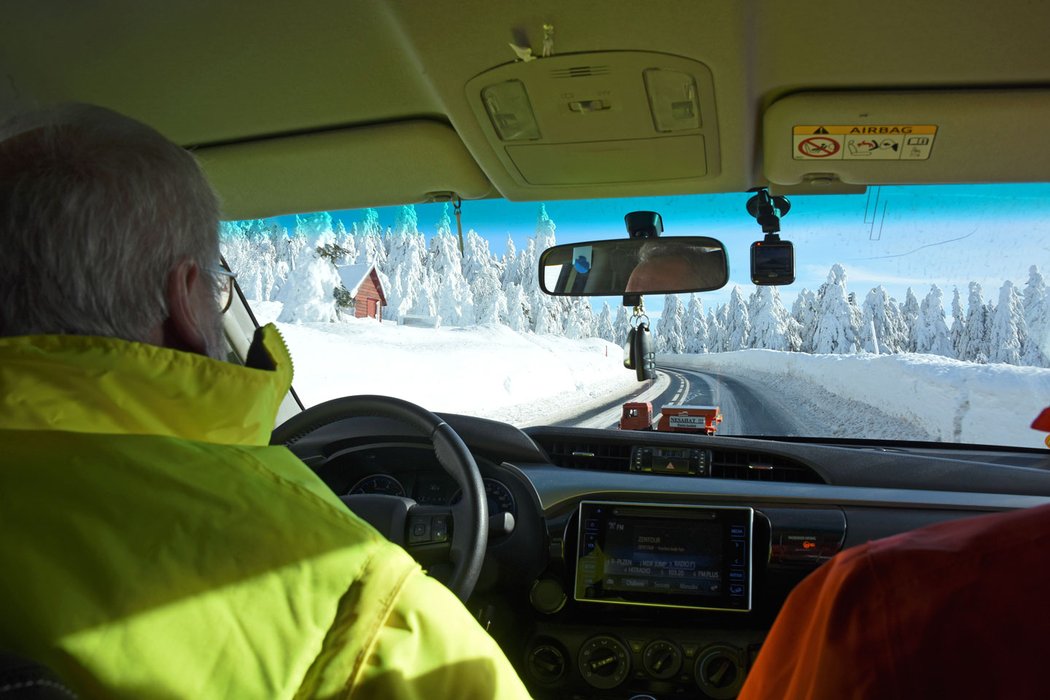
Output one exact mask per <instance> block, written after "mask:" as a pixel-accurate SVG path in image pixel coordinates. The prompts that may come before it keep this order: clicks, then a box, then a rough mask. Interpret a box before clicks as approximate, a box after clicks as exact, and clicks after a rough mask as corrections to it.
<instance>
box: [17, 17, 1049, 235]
mask: <svg viewBox="0 0 1050 700" xmlns="http://www.w3.org/2000/svg"><path fill="white" fill-rule="evenodd" d="M2 13H3V16H4V21H3V22H2V23H0V70H2V72H3V74H4V75H3V78H4V79H3V80H0V114H2V113H4V112H12V111H17V110H20V109H25V108H32V107H38V106H46V105H49V104H53V103H56V102H63V101H82V102H91V103H95V104H100V105H104V106H107V107H111V108H113V109H116V110H118V111H121V112H124V113H126V114H128V115H130V116H133V117H135V118H138V119H141V120H143V121H145V122H147V123H149V124H151V125H153V126H154V127H156V128H157V129H158V130H160V131H161V132H162V133H164V134H165V135H167V136H168V137H170V138H171V139H173V140H174V141H176V142H177V143H180V144H182V145H185V146H188V147H192V148H194V149H195V151H196V153H197V154H198V156H199V157H200V158H201V160H202V162H203V163H204V165H205V168H206V169H207V170H208V172H209V175H210V177H211V178H212V180H213V182H214V183H215V185H216V187H217V188H218V189H219V191H220V194H221V195H222V197H223V200H224V205H225V210H226V214H227V215H228V216H231V217H244V216H263V215H274V214H280V213H287V212H293V211H308V210H314V209H323V208H332V209H335V208H353V207H358V206H366V205H369V206H372V205H385V204H394V203H407V202H418V201H426V200H432V199H435V198H437V199H440V198H442V197H444V196H446V194H453V195H458V196H462V197H463V198H465V199H471V198H481V197H500V196H502V197H506V198H508V199H512V200H546V199H563V198H580V197H602V196H624V195H663V194H681V193H693V192H730V191H743V190H747V189H749V188H751V187H755V186H760V185H765V184H770V183H772V184H773V185H774V186H775V187H776V188H779V189H781V190H783V191H813V192H836V191H850V190H851V189H852V190H855V189H857V187H858V186H863V185H865V184H881V183H893V182H901V183H907V182H967V181H969V182H984V181H1032V180H1045V179H1046V175H1047V172H1046V171H1047V168H1046V160H1047V159H1046V156H1045V155H1033V154H1043V153H1045V152H1047V150H1048V149H1047V146H1048V145H1050V143H1048V141H1050V138H1048V137H1047V136H1046V135H1045V128H1044V127H1045V124H1046V123H1050V122H1048V119H1050V49H1048V48H1047V43H1046V27H1047V26H1050V5H1048V4H1045V3H1037V2H1020V1H1018V0H1007V1H1005V2H999V3H988V2H969V1H967V2H954V3H925V4H919V3H913V2H898V1H889V2H881V3H876V4H872V3H844V2H841V3H821V4H812V5H811V4H803V3H787V2H782V1H781V2H775V1H772V0H770V1H768V2H741V1H739V0H707V1H701V0H683V1H677V0H675V1H672V0H661V1H660V2H647V3H642V2H626V1H622V0H605V1H603V2H590V1H586V2H585V1H583V0H577V1H575V2H565V1H564V0H561V1H558V2H528V3H526V2H511V1H510V0H505V1H503V2H492V1H491V0H489V1H486V2H451V1H448V0H430V1H429V2H425V3H424V2H418V1H415V2H413V1H410V0H397V1H393V0H391V1H387V2H383V1H381V0H356V1H354V2H348V1H347V0H314V1H310V2H303V3H289V2H276V1H260V2H250V3H249V2H238V3H235V2H215V1H201V0H193V1H186V0H184V1H181V2H167V3H161V2H142V1H141V0H97V1H95V2H90V3H86V2H82V1H80V0H64V1H63V0H34V2H5V3H4V5H3V8H2ZM544 24H550V25H551V26H553V27H554V44H553V54H554V55H553V57H552V58H540V59H538V60H537V61H533V62H531V63H528V64H525V63H518V64H516V65H514V61H515V54H514V53H513V51H512V49H511V48H510V46H509V45H508V44H510V43H512V42H513V43H516V44H519V45H528V46H529V47H531V48H532V49H533V52H534V53H536V54H539V53H541V51H542V48H541V47H542V43H543V25H544ZM606 59H608V60H606ZM544 61H549V63H548V64H544ZM632 61H633V63H632ZM676 61H677V63H675V62H676ZM576 62H578V63H579V64H580V65H590V66H594V65H598V64H601V65H606V64H608V65H612V66H614V67H615V66H620V65H623V66H626V67H627V68H625V69H624V70H622V71H620V72H617V71H619V69H618V68H617V69H615V70H613V71H612V73H613V74H612V77H609V78H605V80H606V81H607V82H606V84H612V85H613V86H614V87H615V88H616V90H620V92H615V91H614V92H615V96H614V100H613V102H614V107H615V109H614V110H612V111H616V110H619V109H620V108H621V107H623V105H621V104H619V103H616V102H615V101H616V100H623V101H624V102H630V101H631V100H632V99H633V98H632V95H635V94H638V95H642V96H643V98H644V95H645V92H644V91H643V90H642V89H641V88H639V87H638V86H640V85H641V83H640V82H639V75H638V72H637V71H635V70H634V68H633V67H642V66H648V65H653V66H657V67H661V68H664V67H670V68H675V69H679V68H681V66H687V67H686V68H681V69H682V70H684V71H686V72H689V70H690V69H689V68H688V66H690V65H692V66H694V67H695V68H696V70H695V75H697V76H699V77H698V78H697V80H698V81H700V82H701V83H702V82H703V81H704V80H707V78H704V75H709V79H710V85H709V86H708V87H706V88H705V87H704V85H701V90H700V92H701V94H700V103H701V104H700V109H701V111H702V113H703V128H702V129H699V130H697V131H696V132H695V133H694V134H693V136H695V137H697V138H694V139H692V140H689V139H683V140H681V141H678V142H671V141H659V140H658V139H653V140H651V141H646V138H639V137H638V135H637V134H627V133H626V132H624V133H619V132H618V131H617V128H618V127H617V123H618V122H617V120H618V119H620V121H621V122H623V121H624V120H626V116H624V117H623V118H622V119H621V117H620V116H619V115H611V116H606V117H602V116H599V117H593V118H592V117H591V116H590V115H586V114H585V115H576V116H575V117H573V118H574V119H575V118H576V117H582V119H592V122H593V123H594V124H596V125H597V126H595V128H594V129H593V133H592V134H591V135H589V136H588V137H587V139H586V141H587V148H586V149H583V150H581V149H579V148H575V147H572V148H566V149H563V148H560V146H564V145H567V142H568V141H574V143H575V142H576V141H580V139H579V138H576V137H574V138H573V139H570V138H568V137H566V138H562V139H560V140H559V139H558V138H553V139H552V138H549V137H548V138H547V139H546V141H545V142H544V143H545V145H546V148H531V147H530V146H529V144H523V145H522V146H521V147H520V148H519V149H518V151H514V149H513V148H511V149H509V150H507V146H508V145H511V146H513V144H507V143H504V142H501V140H500V139H499V137H498V136H494V133H495V132H494V130H493V126H492V123H491V122H489V121H488V120H487V119H486V117H485V113H484V108H483V106H482V101H481V98H480V96H479V92H478V91H479V89H480V88H481V87H483V86H484V85H486V84H487V83H486V78H485V77H484V76H483V74H486V73H487V72H489V71H496V72H494V73H492V75H493V76H496V77H495V78H493V81H496V82H499V81H502V80H505V79H508V76H509V78H510V79H512V78H514V77H515V76H516V75H519V74H520V75H522V76H525V75H526V73H527V72H528V71H532V72H531V73H528V76H531V77H525V78H523V79H524V80H525V81H526V84H527V87H528V88H529V91H530V98H531V99H532V100H533V101H536V99H537V97H536V93H535V92H534V91H533V90H532V83H529V82H528V81H529V80H533V79H538V78H536V76H539V75H540V73H539V72H538V71H540V69H541V68H542V67H543V66H544V65H550V66H571V65H575V63H576ZM662 63H666V65H661V64H662ZM676 67H677V68H676ZM500 71H502V73H501V72H500ZM705 71H708V72H709V73H705ZM479 76H482V77H481V78H479ZM497 78H498V80H497ZM608 81H613V82H612V83H608ZM580 84H583V83H580ZM621 87H622V90H621ZM778 103H780V104H779V105H778ZM784 105H786V106H784ZM627 106H628V107H630V105H627ZM635 106H637V105H635ZM642 107H644V108H645V109H648V106H647V105H642ZM534 108H536V111H537V114H540V112H541V111H542V109H543V108H544V105H543V104H537V105H534ZM627 111H629V110H627V109H626V108H625V112H624V115H626V112H627ZM540 116H543V115H542V114H540ZM601 119H605V122H600V120H601ZM829 120H830V121H833V122H834V121H837V122H838V123H847V124H853V123H870V124H927V123H935V124H938V125H940V132H939V134H938V137H937V138H938V141H937V144H936V146H935V147H934V150H933V152H932V155H931V156H930V158H929V159H928V160H927V161H923V162H911V163H906V162H897V163H892V164H886V163H882V164H874V163H866V164H863V165H857V164H855V163H854V164H852V165H850V164H849V163H847V162H845V161H838V162H831V161H826V162H820V163H811V162H798V161H797V159H795V160H793V159H792V158H791V155H790V154H791V153H792V143H791V133H790V124H791V123H799V122H802V123H809V124H821V123H827V121H829ZM599 122H600V123H601V124H604V126H601V125H599ZM583 123H584V122H583V121H581V120H580V119H577V120H576V121H575V123H574V126H572V129H576V131H577V132H579V128H578V126H579V125H580V124H583ZM540 129H541V131H543V132H544V133H548V134H550V133H555V130H554V129H548V128H547V125H546V124H545V123H544V122H543V121H541V122H540ZM570 131H571V129H570ZM564 133H569V132H568V131H566V132H564ZM652 136H659V135H656V134H653V135H652ZM677 143H681V144H694V143H695V144H700V145H699V146H698V147H697V148H698V150H697V151H696V154H695V155H696V157H695V158H693V156H692V155H690V153H688V152H685V153H679V152H678V150H679V149H677V147H676V146H669V144H677ZM623 144H628V146H627V147H621V146H622V145H623ZM568 145H572V144H568ZM661 145H662V146H663V148H661ZM689 147H692V146H689ZM530 148H531V150H530ZM522 149H524V150H522ZM513 153H520V154H522V157H521V158H518V157H517V156H515V155H512V154H513ZM764 154H765V155H764ZM664 160H666V166H667V168H666V170H665V169H663V165H664V162H663V161H664ZM694 162H699V163H701V164H702V166H701V167H697V168H692V167H691V164H692V163H694ZM876 165H877V166H878V167H876ZM611 166H612V167H611ZM527 168H531V170H527ZM550 173H560V175H558V176H557V177H548V175H549V174H550ZM622 173H637V175H636V176H625V175H622ZM814 173H816V174H817V175H820V176H821V177H811V176H812V175H813V174H814ZM537 174H538V175H537Z"/></svg>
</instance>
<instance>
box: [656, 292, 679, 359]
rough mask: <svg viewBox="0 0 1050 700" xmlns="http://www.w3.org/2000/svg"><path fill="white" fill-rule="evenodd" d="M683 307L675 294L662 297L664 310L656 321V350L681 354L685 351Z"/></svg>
mask: <svg viewBox="0 0 1050 700" xmlns="http://www.w3.org/2000/svg"><path fill="white" fill-rule="evenodd" d="M684 324H685V309H684V307H683V306H682V301H681V300H680V299H679V298H678V295H677V294H668V295H667V296H666V297H665V298H664V310H663V313H662V314H660V320H659V321H657V322H656V349H657V351H658V352H666V353H672V354H681V353H683V352H685V334H684V332H683V331H684Z"/></svg>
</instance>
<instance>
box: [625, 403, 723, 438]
mask: <svg viewBox="0 0 1050 700" xmlns="http://www.w3.org/2000/svg"><path fill="white" fill-rule="evenodd" d="M721 422H722V411H721V410H719V408H718V406H673V405H668V406H664V407H663V410H662V411H661V412H660V421H659V422H658V423H657V424H656V426H655V427H654V426H653V405H652V403H650V402H648V401H645V402H642V401H628V402H627V403H625V404H624V405H623V413H622V414H621V415H620V430H658V431H660V432H666V433H704V434H705V435H714V434H715V431H716V430H718V424H719V423H721Z"/></svg>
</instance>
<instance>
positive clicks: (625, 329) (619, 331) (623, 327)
mask: <svg viewBox="0 0 1050 700" xmlns="http://www.w3.org/2000/svg"><path fill="white" fill-rule="evenodd" d="M630 331H631V316H630V314H628V313H627V307H626V306H619V307H617V309H616V320H615V321H613V332H614V334H615V335H614V336H613V339H612V341H613V342H614V343H616V344H617V345H623V344H624V343H626V342H627V334H628V333H629V332H630Z"/></svg>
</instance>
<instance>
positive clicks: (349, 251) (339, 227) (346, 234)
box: [333, 219, 357, 265]
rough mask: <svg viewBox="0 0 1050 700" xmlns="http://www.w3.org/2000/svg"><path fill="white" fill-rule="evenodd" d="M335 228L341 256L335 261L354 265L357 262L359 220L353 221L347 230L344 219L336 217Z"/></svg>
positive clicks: (337, 246) (336, 243) (340, 263)
mask: <svg viewBox="0 0 1050 700" xmlns="http://www.w3.org/2000/svg"><path fill="white" fill-rule="evenodd" d="M333 230H334V231H335V245H336V248H337V249H338V251H339V253H340V258H339V259H338V260H336V261H335V263H336V265H353V264H354V263H356V262H357V222H356V221H355V222H353V223H352V224H351V225H350V230H349V231H347V230H346V225H345V224H343V222H342V220H341V219H336V222H335V226H334V227H333Z"/></svg>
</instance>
